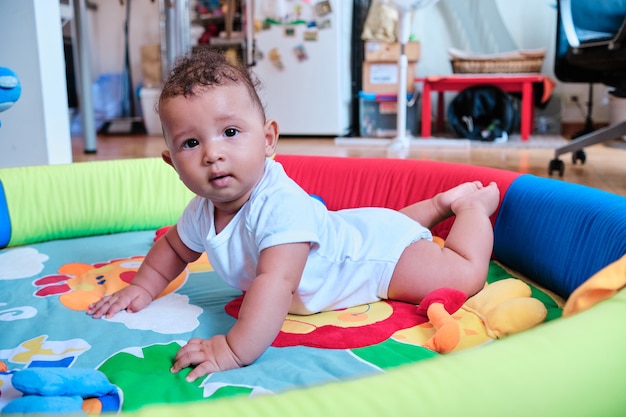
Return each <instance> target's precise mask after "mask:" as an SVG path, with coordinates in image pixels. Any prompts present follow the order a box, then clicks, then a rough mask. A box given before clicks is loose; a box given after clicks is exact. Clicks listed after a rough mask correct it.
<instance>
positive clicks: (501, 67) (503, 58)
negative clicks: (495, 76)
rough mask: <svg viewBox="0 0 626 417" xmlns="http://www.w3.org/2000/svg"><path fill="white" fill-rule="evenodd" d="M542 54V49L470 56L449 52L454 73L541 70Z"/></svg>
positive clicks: (543, 54)
mask: <svg viewBox="0 0 626 417" xmlns="http://www.w3.org/2000/svg"><path fill="white" fill-rule="evenodd" d="M460 55H462V56H460ZM544 56H545V52H543V51H540V52H537V51H533V52H524V51H519V52H515V53H508V54H503V55H499V56H497V55H494V56H492V57H489V56H484V55H483V56H480V57H471V56H466V55H463V54H459V53H453V52H450V58H451V59H450V63H451V64H452V72H454V73H455V74H492V73H527V72H541V66H542V65H543V58H544Z"/></svg>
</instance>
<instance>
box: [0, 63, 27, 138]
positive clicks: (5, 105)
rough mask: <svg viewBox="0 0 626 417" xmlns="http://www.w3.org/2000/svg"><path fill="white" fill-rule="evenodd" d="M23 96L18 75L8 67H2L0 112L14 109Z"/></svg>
mask: <svg viewBox="0 0 626 417" xmlns="http://www.w3.org/2000/svg"><path fill="white" fill-rule="evenodd" d="M21 94H22V86H21V84H20V80H19V78H17V74H15V72H13V71H11V70H10V69H8V68H6V67H0V112H3V111H5V110H9V109H10V108H11V107H13V105H14V104H15V102H16V101H17V100H18V99H19V98H20V95H21ZM0 126H2V122H1V121H0Z"/></svg>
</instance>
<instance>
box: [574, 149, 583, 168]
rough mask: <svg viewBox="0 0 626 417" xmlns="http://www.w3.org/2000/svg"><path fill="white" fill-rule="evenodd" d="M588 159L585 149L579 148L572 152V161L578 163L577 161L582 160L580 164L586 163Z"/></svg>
mask: <svg viewBox="0 0 626 417" xmlns="http://www.w3.org/2000/svg"><path fill="white" fill-rule="evenodd" d="M586 160H587V154H586V153H585V151H584V150H583V149H579V150H577V151H576V152H574V153H573V154H572V163H573V164H574V165H576V162H578V161H580V164H581V165H582V164H584V163H585V161H586Z"/></svg>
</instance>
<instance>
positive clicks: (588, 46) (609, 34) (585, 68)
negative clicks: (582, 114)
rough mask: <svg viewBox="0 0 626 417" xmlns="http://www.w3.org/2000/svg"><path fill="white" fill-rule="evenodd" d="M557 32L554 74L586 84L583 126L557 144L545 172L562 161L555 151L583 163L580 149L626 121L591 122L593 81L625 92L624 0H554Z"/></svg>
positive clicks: (620, 130) (622, 130)
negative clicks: (595, 124) (603, 124)
mask: <svg viewBox="0 0 626 417" xmlns="http://www.w3.org/2000/svg"><path fill="white" fill-rule="evenodd" d="M557 8H558V13H557V16H558V17H557V19H558V20H557V36H556V56H555V60H554V73H555V75H556V77H557V78H558V79H559V80H561V81H563V82H574V83H588V84H590V89H589V92H590V97H589V108H588V115H587V120H586V123H585V129H583V131H582V132H581V134H580V136H578V137H576V138H575V139H574V140H572V142H571V143H568V144H567V145H565V146H562V147H560V148H557V149H556V150H555V152H554V159H553V160H551V161H550V164H549V166H548V174H549V175H552V172H553V171H558V172H559V175H560V176H563V171H564V170H565V166H564V164H563V161H561V160H560V159H559V156H560V155H562V154H564V153H567V152H572V162H573V163H574V164H576V162H578V161H580V162H581V163H582V164H584V163H585V160H586V155H585V151H584V148H585V147H588V146H591V145H595V144H597V143H601V142H606V141H608V140H613V139H615V138H618V137H620V136H622V135H625V134H626V120H623V121H619V122H617V123H614V124H612V125H610V126H607V127H604V128H601V129H598V130H593V129H592V123H591V119H590V117H591V110H592V108H591V107H592V105H591V103H592V97H591V94H592V88H591V85H592V84H593V83H602V84H605V85H607V86H610V87H613V89H614V90H613V91H612V93H613V94H614V95H615V96H617V97H626V0H557Z"/></svg>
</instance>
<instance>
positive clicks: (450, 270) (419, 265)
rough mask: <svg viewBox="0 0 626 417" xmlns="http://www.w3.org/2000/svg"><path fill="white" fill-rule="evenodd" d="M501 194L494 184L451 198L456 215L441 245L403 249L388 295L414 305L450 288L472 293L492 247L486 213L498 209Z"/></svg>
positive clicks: (482, 277) (423, 244)
mask: <svg viewBox="0 0 626 417" xmlns="http://www.w3.org/2000/svg"><path fill="white" fill-rule="evenodd" d="M499 201H500V192H499V190H498V187H497V185H496V184H495V183H491V184H489V185H488V186H487V187H483V188H480V189H477V190H475V191H474V192H471V193H468V194H465V195H463V196H461V197H459V198H457V199H455V200H454V201H453V202H452V204H451V210H452V212H453V213H454V214H455V215H456V219H455V221H454V223H453V225H452V228H451V229H450V233H449V234H448V237H447V239H446V241H445V245H444V247H443V248H440V247H439V245H437V244H436V243H433V242H431V241H428V240H419V241H417V242H415V243H413V244H412V245H410V246H409V247H407V248H406V249H405V251H404V253H403V254H402V256H401V257H400V260H399V261H398V264H397V265H396V268H395V270H394V272H393V276H392V278H391V283H390V284H389V292H388V296H389V298H390V299H395V300H401V301H407V302H412V303H419V302H420V301H421V300H422V298H424V296H425V295H426V294H428V293H430V292H431V291H433V290H435V289H437V288H442V287H450V288H455V289H458V290H460V291H463V292H465V293H466V294H467V295H468V296H471V295H473V294H475V293H477V292H478V291H480V290H481V289H482V288H483V286H484V284H485V279H486V277H487V271H488V268H489V260H490V259H491V252H492V250H493V228H492V226H491V221H490V219H489V216H491V214H493V212H494V211H495V210H496V208H497V207H498V203H499Z"/></svg>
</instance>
